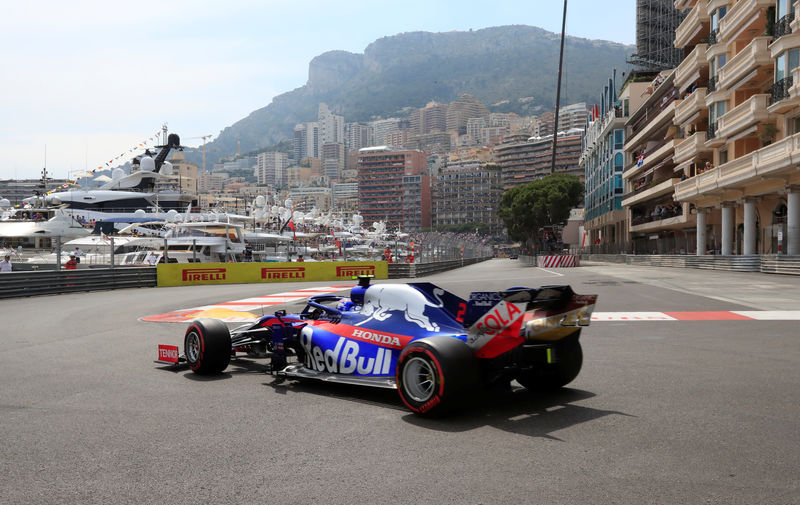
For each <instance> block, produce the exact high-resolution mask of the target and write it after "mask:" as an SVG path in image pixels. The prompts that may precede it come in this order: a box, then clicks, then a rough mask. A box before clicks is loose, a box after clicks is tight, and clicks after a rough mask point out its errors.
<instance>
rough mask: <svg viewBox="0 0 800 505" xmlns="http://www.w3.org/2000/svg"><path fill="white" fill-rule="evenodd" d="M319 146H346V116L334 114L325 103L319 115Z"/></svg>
mask: <svg viewBox="0 0 800 505" xmlns="http://www.w3.org/2000/svg"><path fill="white" fill-rule="evenodd" d="M317 125H318V127H319V144H318V145H322V144H344V116H340V115H338V114H334V113H333V112H331V110H330V109H329V108H328V106H327V105H326V104H324V103H321V104H319V112H318V114H317Z"/></svg>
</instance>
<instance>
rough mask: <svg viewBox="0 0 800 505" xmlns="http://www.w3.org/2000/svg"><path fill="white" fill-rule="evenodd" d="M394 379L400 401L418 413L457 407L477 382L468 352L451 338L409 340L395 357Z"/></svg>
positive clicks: (471, 356)
mask: <svg viewBox="0 0 800 505" xmlns="http://www.w3.org/2000/svg"><path fill="white" fill-rule="evenodd" d="M395 379H396V382H397V391H398V393H400V398H401V399H402V400H403V403H405V404H406V406H407V407H408V408H409V409H411V410H412V411H413V412H414V413H416V414H420V415H437V414H441V413H443V412H445V411H447V410H449V409H450V408H452V407H455V406H458V405H459V403H461V401H462V400H463V399H464V397H465V396H466V394H467V393H468V392H469V390H470V389H471V388H473V387H476V386H477V385H478V382H479V381H478V368H477V364H476V361H475V357H474V355H473V354H472V351H471V350H470V348H469V347H468V346H467V344H466V343H464V342H463V341H461V340H458V339H455V338H452V337H428V338H421V339H419V340H414V341H413V342H410V343H409V344H408V345H407V346H406V347H405V348H404V349H403V351H402V352H401V353H400V356H399V357H398V358H397V369H396V371H395Z"/></svg>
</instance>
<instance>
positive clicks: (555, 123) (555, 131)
mask: <svg viewBox="0 0 800 505" xmlns="http://www.w3.org/2000/svg"><path fill="white" fill-rule="evenodd" d="M566 28H567V0H564V16H563V19H562V20H561V52H560V53H559V55H558V84H557V85H556V117H555V119H554V121H553V157H552V161H551V163H550V175H553V174H554V173H555V171H556V142H557V141H558V109H559V104H560V102H561V69H562V68H563V66H564V33H565V30H566Z"/></svg>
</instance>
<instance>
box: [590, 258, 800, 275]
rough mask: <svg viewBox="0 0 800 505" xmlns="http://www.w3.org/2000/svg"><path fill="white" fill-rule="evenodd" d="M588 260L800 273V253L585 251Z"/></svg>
mask: <svg viewBox="0 0 800 505" xmlns="http://www.w3.org/2000/svg"><path fill="white" fill-rule="evenodd" d="M581 257H582V259H583V260H584V261H599V262H603V263H626V264H628V265H643V266H651V267H673V268H698V269H703V270H726V271H735V272H761V273H765V274H784V275H800V256H786V255H776V254H763V255H752V256H716V255H713V256H712V255H709V256H692V255H688V254H687V255H683V254H669V255H668V254H653V255H649V254H645V255H639V254H584V255H582V256H581Z"/></svg>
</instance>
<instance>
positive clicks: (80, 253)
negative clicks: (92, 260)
mask: <svg viewBox="0 0 800 505" xmlns="http://www.w3.org/2000/svg"><path fill="white" fill-rule="evenodd" d="M72 255H73V256H75V261H76V262H77V263H80V262H81V256H83V251H81V248H80V247H78V246H75V251H73V253H72Z"/></svg>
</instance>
